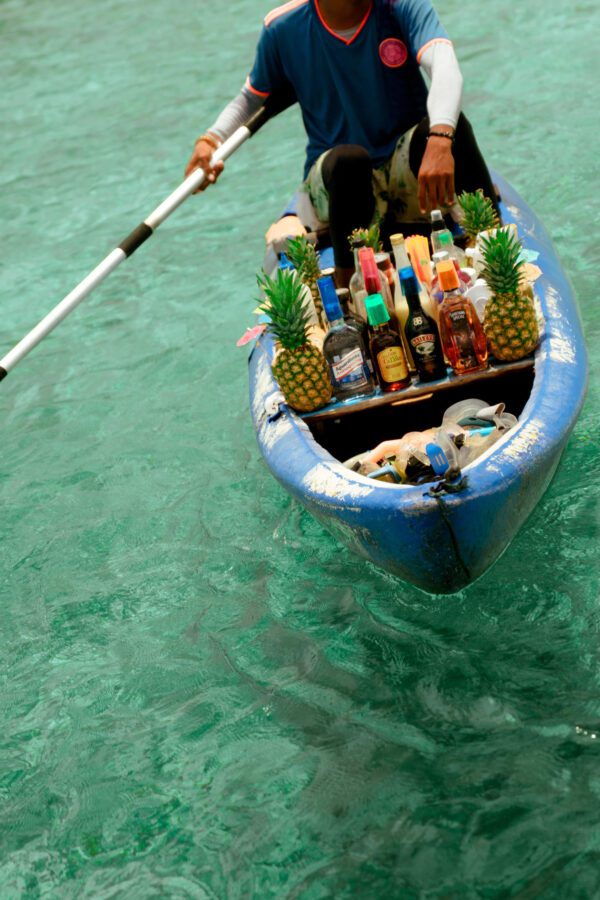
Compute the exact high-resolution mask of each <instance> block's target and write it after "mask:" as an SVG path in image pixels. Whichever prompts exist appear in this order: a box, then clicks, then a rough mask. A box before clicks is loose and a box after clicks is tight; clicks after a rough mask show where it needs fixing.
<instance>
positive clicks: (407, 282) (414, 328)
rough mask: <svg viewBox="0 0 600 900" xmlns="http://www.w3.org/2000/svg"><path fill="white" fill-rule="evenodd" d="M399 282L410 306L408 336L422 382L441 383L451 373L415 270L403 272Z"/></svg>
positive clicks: (410, 269)
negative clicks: (447, 370)
mask: <svg viewBox="0 0 600 900" xmlns="http://www.w3.org/2000/svg"><path fill="white" fill-rule="evenodd" d="M399 279H400V286H401V287H402V293H403V294H404V296H405V297H406V302H407V303H408V318H407V319H406V324H405V326H404V334H405V335H406V340H407V343H408V345H409V347H410V350H411V353H412V357H413V359H414V361H415V366H416V369H417V373H418V375H419V381H439V380H440V379H441V378H445V377H446V374H447V373H446V366H445V364H444V355H443V353H442V345H441V341H440V335H439V332H438V328H437V325H436V324H435V321H434V320H433V319H432V318H431V316H428V315H427V313H426V312H425V310H424V309H423V307H422V306H421V299H420V297H419V284H418V282H417V279H416V276H415V273H414V272H413V270H412V267H410V266H408V267H407V268H406V269H401V270H400V273H399Z"/></svg>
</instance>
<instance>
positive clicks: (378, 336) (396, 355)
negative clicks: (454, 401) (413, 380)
mask: <svg viewBox="0 0 600 900" xmlns="http://www.w3.org/2000/svg"><path fill="white" fill-rule="evenodd" d="M365 306H366V310H367V316H368V317H369V325H370V326H371V328H372V334H371V359H372V360H373V363H374V365H375V371H376V373H377V378H378V380H379V384H380V386H381V390H382V391H399V390H401V389H402V388H405V387H408V385H409V384H410V374H409V371H408V363H407V362H406V356H405V354H404V348H403V346H402V341H401V340H400V335H399V334H397V333H396V332H395V331H392V329H391V328H390V326H389V324H388V323H389V321H390V314H389V313H388V311H387V308H386V305H385V303H384V300H383V297H382V296H381V294H372V295H371V296H370V297H367V299H366V301H365Z"/></svg>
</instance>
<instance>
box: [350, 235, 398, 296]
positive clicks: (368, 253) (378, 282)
mask: <svg viewBox="0 0 600 900" xmlns="http://www.w3.org/2000/svg"><path fill="white" fill-rule="evenodd" d="M358 262H359V265H360V270H361V273H362V279H363V285H364V290H365V291H366V293H367V297H370V296H371V294H381V296H382V297H383V302H384V303H385V305H386V307H387V308H388V310H389V309H392V310H393V300H392V293H391V291H390V287H389V284H388V280H387V278H386V276H385V275H384V274H383V273H382V272H380V271H379V269H378V268H377V261H376V259H375V251H374V250H373V248H372V247H361V248H360V249H359V251H358Z"/></svg>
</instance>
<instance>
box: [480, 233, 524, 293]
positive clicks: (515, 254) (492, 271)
mask: <svg viewBox="0 0 600 900" xmlns="http://www.w3.org/2000/svg"><path fill="white" fill-rule="evenodd" d="M522 249H523V244H522V243H521V241H520V240H519V239H518V238H517V237H515V235H514V234H512V233H511V232H510V231H508V230H505V229H501V228H499V229H498V230H497V231H496V233H495V234H494V235H490V236H489V237H487V238H482V239H481V250H482V254H483V259H484V267H483V271H482V273H481V274H482V276H483V278H485V280H486V281H487V283H488V286H489V288H490V290H491V291H492V293H493V294H496V295H498V294H513V295H514V294H518V293H519V282H520V268H521V262H520V256H521V251H522Z"/></svg>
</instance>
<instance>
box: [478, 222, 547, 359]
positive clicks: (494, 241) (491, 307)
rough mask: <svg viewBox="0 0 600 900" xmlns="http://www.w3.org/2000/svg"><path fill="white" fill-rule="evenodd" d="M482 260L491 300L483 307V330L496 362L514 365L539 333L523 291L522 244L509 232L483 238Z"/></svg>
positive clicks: (529, 299)
mask: <svg viewBox="0 0 600 900" xmlns="http://www.w3.org/2000/svg"><path fill="white" fill-rule="evenodd" d="M481 244H482V252H483V257H484V260H485V265H484V269H483V271H482V273H481V274H482V277H483V278H485V280H486V281H487V283H488V287H489V288H490V290H491V292H492V297H491V298H490V300H488V302H487V305H486V307H485V319H484V323H483V328H484V331H485V336H486V338H487V341H488V344H489V347H490V350H491V352H492V353H493V354H494V356H495V357H496V359H500V360H504V361H514V360H517V359H522V358H523V357H524V356H529V354H530V353H533V351H534V350H535V348H536V347H537V345H538V341H539V331H538V324H537V318H536V314H535V308H534V305H533V298H532V296H528V295H527V293H525V290H526V288H525V290H524V289H523V287H522V279H521V272H520V269H521V265H520V263H519V255H520V253H521V248H522V245H521V242H520V240H519V239H518V238H516V237H515V236H514V235H512V234H511V233H510V232H509V231H506V230H500V229H499V230H498V231H497V232H496V234H495V235H494V237H489V238H482V239H481Z"/></svg>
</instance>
